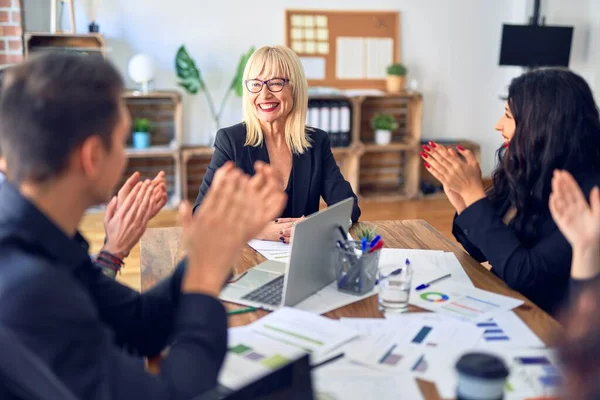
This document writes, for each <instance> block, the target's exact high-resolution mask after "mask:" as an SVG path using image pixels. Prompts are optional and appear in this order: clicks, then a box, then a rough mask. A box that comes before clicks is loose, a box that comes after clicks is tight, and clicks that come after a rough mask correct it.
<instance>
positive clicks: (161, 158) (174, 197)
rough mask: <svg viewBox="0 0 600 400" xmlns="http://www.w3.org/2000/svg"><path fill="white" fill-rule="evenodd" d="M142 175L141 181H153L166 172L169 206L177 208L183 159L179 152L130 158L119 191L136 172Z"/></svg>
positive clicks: (118, 187) (179, 198)
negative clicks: (162, 172)
mask: <svg viewBox="0 0 600 400" xmlns="http://www.w3.org/2000/svg"><path fill="white" fill-rule="evenodd" d="M136 171H137V172H139V173H140V180H144V179H153V178H154V177H155V176H156V174H158V173H159V172H160V171H164V172H165V178H166V181H167V196H168V199H169V202H168V206H177V204H179V202H180V200H181V198H182V197H181V157H180V156H179V152H178V151H177V152H173V153H171V154H161V155H147V156H143V157H133V158H132V157H130V158H129V163H128V164H127V168H126V170H125V173H124V174H123V176H122V178H121V182H120V183H119V185H118V186H117V190H118V189H120V188H121V186H123V184H124V183H125V181H126V180H127V178H129V177H130V176H131V174H133V173H134V172H136Z"/></svg>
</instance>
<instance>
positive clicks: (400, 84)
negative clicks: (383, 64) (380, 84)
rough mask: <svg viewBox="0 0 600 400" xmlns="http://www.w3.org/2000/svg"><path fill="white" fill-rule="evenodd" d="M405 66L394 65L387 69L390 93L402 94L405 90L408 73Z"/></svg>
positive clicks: (387, 83) (387, 84) (387, 82)
mask: <svg viewBox="0 0 600 400" xmlns="http://www.w3.org/2000/svg"><path fill="white" fill-rule="evenodd" d="M407 72H408V71H407V69H406V66H404V65H403V64H392V65H390V66H389V67H387V81H386V86H387V91H388V92H389V93H400V92H402V91H403V90H404V81H405V79H406V73H407Z"/></svg>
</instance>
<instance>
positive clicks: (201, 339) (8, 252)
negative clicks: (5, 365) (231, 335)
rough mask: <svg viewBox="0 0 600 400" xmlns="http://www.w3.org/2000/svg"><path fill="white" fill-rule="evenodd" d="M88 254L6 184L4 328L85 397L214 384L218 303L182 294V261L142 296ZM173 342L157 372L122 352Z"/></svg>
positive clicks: (221, 331) (0, 321) (1, 190)
mask: <svg viewBox="0 0 600 400" xmlns="http://www.w3.org/2000/svg"><path fill="white" fill-rule="evenodd" d="M87 248H88V246H87V243H86V242H85V240H84V239H83V238H82V237H81V236H80V235H79V234H77V235H76V236H75V237H68V236H67V235H66V234H65V233H64V232H63V231H61V230H60V229H59V228H58V227H57V226H56V225H54V223H53V222H52V221H50V220H49V219H48V218H47V217H46V216H45V215H44V214H42V213H41V212H40V211H39V210H38V209H37V208H36V207H35V206H34V205H33V204H32V203H30V202H29V201H27V200H26V199H25V198H24V197H22V195H21V194H20V193H19V192H18V190H17V189H16V188H14V187H13V186H12V185H11V184H10V183H6V182H5V183H4V184H3V185H1V186H0V326H2V327H3V328H4V329H7V330H8V332H9V333H11V334H12V335H14V336H15V337H17V338H18V339H19V341H20V343H22V344H23V345H24V346H25V347H26V348H27V349H29V350H30V351H31V352H32V353H33V354H35V355H36V356H37V357H39V361H40V362H41V363H42V364H44V365H45V366H47V367H48V368H49V369H50V370H51V372H52V373H53V374H54V375H55V376H56V378H57V379H58V380H59V381H60V382H62V384H63V385H64V386H66V387H67V388H68V389H69V390H70V391H71V392H72V393H73V394H74V395H75V396H76V397H77V398H78V399H89V400H108V399H110V400H129V399H138V398H139V399H156V400H159V399H160V400H162V399H173V400H177V399H191V398H193V397H194V396H197V395H199V394H201V393H204V392H206V391H208V390H211V389H212V388H214V387H215V385H216V384H217V377H218V374H219V370H220V368H221V365H222V363H223V360H224V358H225V353H226V351H227V315H226V312H225V308H224V307H223V305H222V304H221V302H220V301H219V300H218V299H216V298H213V297H210V296H208V295H203V294H191V293H182V292H181V282H182V279H183V276H184V273H185V268H186V266H185V263H182V264H180V265H179V266H178V267H177V268H176V270H175V272H174V273H173V275H172V276H171V277H170V278H168V279H166V280H164V281H162V282H161V283H159V284H158V285H156V287H154V288H153V289H151V290H149V291H147V292H145V293H144V294H140V293H138V292H137V291H135V290H132V289H130V288H127V287H125V286H123V285H121V284H120V283H118V282H116V281H115V280H114V279H111V278H109V277H107V276H106V275H104V274H103V273H102V271H101V270H100V269H99V268H96V267H95V266H94V265H93V264H92V261H91V259H90V257H89V255H88V253H87ZM169 345H172V346H171V347H170V350H169V354H168V355H167V357H166V358H165V360H164V361H163V362H162V363H161V370H160V374H158V375H152V374H150V373H148V372H147V371H146V370H145V368H144V366H143V365H142V364H141V363H140V362H139V360H137V359H135V358H133V357H130V356H129V354H127V353H126V352H125V351H123V349H124V348H128V349H131V350H134V351H135V352H136V353H137V354H139V355H140V356H152V355H156V354H158V353H159V352H160V351H161V350H163V349H164V348H165V347H167V346H169ZM4 356H7V355H5V354H2V355H0V357H4ZM7 362H11V361H10V360H8V361H7ZM13 362H14V365H18V362H19V360H14V361H13ZM38 384H40V382H37V381H31V385H38ZM7 389H8V388H7V387H5V386H4V385H3V384H2V381H1V379H0V399H6V398H8V399H12V398H18V399H22V398H23V397H22V396H21V395H17V393H12V392H8V393H7ZM21 394H22V393H21ZM13 396H14V397H13Z"/></svg>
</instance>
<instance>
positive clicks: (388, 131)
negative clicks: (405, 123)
mask: <svg viewBox="0 0 600 400" xmlns="http://www.w3.org/2000/svg"><path fill="white" fill-rule="evenodd" d="M371 127H372V128H373V129H374V130H375V143H377V144H379V145H386V144H390V142H391V141H392V132H393V131H395V130H396V129H398V121H396V119H395V118H394V116H393V115H390V114H375V115H374V116H373V118H371Z"/></svg>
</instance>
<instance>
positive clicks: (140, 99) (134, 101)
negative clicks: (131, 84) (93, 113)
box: [123, 91, 183, 149]
mask: <svg viewBox="0 0 600 400" xmlns="http://www.w3.org/2000/svg"><path fill="white" fill-rule="evenodd" d="M123 98H124V100H125V104H126V105H127V108H128V109H129V112H130V113H131V118H132V121H134V120H135V119H136V118H147V119H149V120H150V122H151V123H152V129H151V132H150V133H151V138H150V143H151V145H152V146H167V147H170V148H173V149H177V148H179V147H180V146H181V142H182V140H183V128H182V124H183V119H182V96H181V93H179V92H176V91H157V92H150V93H148V94H140V93H138V92H133V91H129V92H126V93H124V94H123ZM132 140H133V139H132V138H130V139H129V142H128V144H129V145H130V146H131V144H132Z"/></svg>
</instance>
